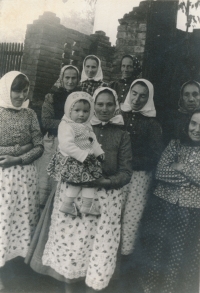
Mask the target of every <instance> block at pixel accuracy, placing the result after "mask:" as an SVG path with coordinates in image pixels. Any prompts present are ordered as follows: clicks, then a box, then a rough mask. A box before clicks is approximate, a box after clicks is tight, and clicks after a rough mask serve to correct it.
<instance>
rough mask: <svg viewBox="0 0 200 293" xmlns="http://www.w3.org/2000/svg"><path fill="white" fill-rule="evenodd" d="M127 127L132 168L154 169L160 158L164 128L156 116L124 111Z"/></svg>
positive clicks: (135, 169)
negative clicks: (162, 128)
mask: <svg viewBox="0 0 200 293" xmlns="http://www.w3.org/2000/svg"><path fill="white" fill-rule="evenodd" d="M122 115H123V118H124V123H125V129H126V130H127V131H128V132H129V134H130V139H131V147H132V157H133V159H132V169H133V170H134V171H152V170H153V169H154V168H155V167H156V165H157V163H158V160H159V158H160V155H161V152H162V149H163V144H162V130H161V126H160V124H159V123H158V122H157V120H156V119H155V118H152V117H146V116H144V115H142V114H140V113H132V112H131V111H130V112H122Z"/></svg>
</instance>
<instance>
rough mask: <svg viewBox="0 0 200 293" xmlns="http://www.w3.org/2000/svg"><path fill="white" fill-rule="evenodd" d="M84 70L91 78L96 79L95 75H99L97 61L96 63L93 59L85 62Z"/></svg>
mask: <svg viewBox="0 0 200 293" xmlns="http://www.w3.org/2000/svg"><path fill="white" fill-rule="evenodd" d="M84 68H85V73H86V75H87V76H88V77H89V78H93V77H95V75H96V74H97V71H98V64H97V61H95V60H93V59H87V60H86V61H85V65H84Z"/></svg>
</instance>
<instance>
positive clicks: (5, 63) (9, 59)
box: [0, 43, 23, 77]
mask: <svg viewBox="0 0 200 293" xmlns="http://www.w3.org/2000/svg"><path fill="white" fill-rule="evenodd" d="M22 56H23V43H0V77H2V76H3V75H4V74H5V73H6V72H9V71H11V70H20V66H21V60H22Z"/></svg>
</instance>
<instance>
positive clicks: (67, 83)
mask: <svg viewBox="0 0 200 293" xmlns="http://www.w3.org/2000/svg"><path fill="white" fill-rule="evenodd" d="M77 84H78V73H77V71H76V70H75V69H73V68H69V69H66V70H65V71H64V74H63V86H64V88H66V90H67V91H72V90H73V89H74V88H75V87H76V86H77Z"/></svg>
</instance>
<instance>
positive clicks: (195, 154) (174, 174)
mask: <svg viewBox="0 0 200 293" xmlns="http://www.w3.org/2000/svg"><path fill="white" fill-rule="evenodd" d="M174 162H179V163H182V164H184V168H183V170H182V171H176V170H174V169H173V168H172V167H171V165H172V163H174ZM156 179H158V184H157V187H156V189H155V191H154V193H155V195H157V196H158V197H161V198H163V199H164V200H166V201H168V202H170V203H173V204H176V203H178V204H179V205H180V206H183V207H191V208H200V146H192V145H184V144H181V143H180V141H179V140H171V142H170V143H169V145H168V146H167V147H166V149H165V151H164V152H163V154H162V156H161V159H160V161H159V163H158V166H157V170H156Z"/></svg>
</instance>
